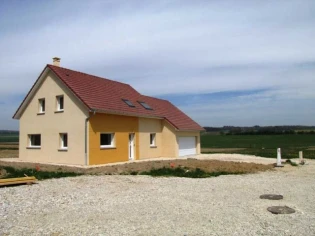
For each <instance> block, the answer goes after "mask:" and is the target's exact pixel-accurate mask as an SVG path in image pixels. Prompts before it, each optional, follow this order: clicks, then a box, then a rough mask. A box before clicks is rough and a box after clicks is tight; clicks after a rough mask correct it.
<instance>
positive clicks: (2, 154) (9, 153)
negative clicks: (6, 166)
mask: <svg viewBox="0 0 315 236" xmlns="http://www.w3.org/2000/svg"><path fill="white" fill-rule="evenodd" d="M18 157H19V150H6V149H5V150H1V149H0V159H1V158H18Z"/></svg>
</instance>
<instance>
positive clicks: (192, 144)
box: [178, 137, 197, 157]
mask: <svg viewBox="0 0 315 236" xmlns="http://www.w3.org/2000/svg"><path fill="white" fill-rule="evenodd" d="M178 144H179V156H180V157H182V156H187V155H194V154H196V153H197V150H196V138H195V137H178Z"/></svg>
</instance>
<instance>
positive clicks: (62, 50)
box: [0, 0, 315, 128]
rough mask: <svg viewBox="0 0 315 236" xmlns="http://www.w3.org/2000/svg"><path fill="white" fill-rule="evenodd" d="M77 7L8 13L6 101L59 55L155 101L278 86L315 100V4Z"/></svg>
mask: <svg viewBox="0 0 315 236" xmlns="http://www.w3.org/2000/svg"><path fill="white" fill-rule="evenodd" d="M75 3H76V4H75V6H76V8H74V7H73V6H74V2H73V1H62V3H61V2H58V1H55V2H47V3H41V4H37V5H36V6H35V5H34V6H31V5H30V6H29V5H28V8H27V9H28V11H27V13H25V12H23V11H20V10H19V9H15V8H10V5H8V6H7V7H8V9H6V11H3V12H1V13H3V14H2V15H4V17H5V18H0V19H5V20H3V21H2V22H1V21H0V26H1V27H2V28H4V30H3V31H2V32H3V34H2V35H1V37H0V51H1V54H2V55H3V56H1V57H0V70H1V77H0V82H1V87H0V98H1V99H2V97H3V99H4V98H5V97H8V96H10V95H12V94H25V93H26V92H27V91H28V89H29V88H30V87H31V86H32V84H33V83H34V81H35V80H36V78H37V77H38V75H39V74H40V72H41V70H42V69H43V67H44V65H45V64H46V63H51V58H52V57H53V56H60V57H61V58H62V61H61V64H62V66H65V67H68V68H71V69H76V70H80V71H84V72H87V73H91V74H97V75H99V76H103V77H107V78H111V79H114V80H120V81H123V82H127V83H130V84H131V85H133V86H134V87H135V88H136V89H138V90H139V91H140V92H142V93H144V94H148V95H163V94H174V93H177V94H191V93H213V92H220V91H235V90H256V89H265V88H271V89H277V90H278V94H277V95H275V96H279V94H280V93H281V94H282V95H281V96H282V97H283V99H287V100H292V99H298V100H297V101H300V99H302V98H303V99H314V93H313V92H312V91H311V88H314V87H315V80H314V76H313V75H314V72H315V71H314V70H315V65H314V62H315V41H314V40H313V39H314V38H315V29H314V23H315V17H314V14H313V11H314V9H315V4H314V2H313V1H304V4H302V3H301V1H284V0H283V1H237V2H235V1H194V2H193V3H192V2H190V1H171V2H170V1H157V2H151V3H143V2H142V1H139V2H138V1H132V2H131V1H89V2H88V3H87V2H85V1H75ZM21 7H23V6H21ZM6 12H7V13H6ZM8 18H9V19H10V20H8ZM15 26H16V27H15ZM15 29H18V30H15ZM308 62H310V64H309V66H303V65H304V64H305V63H308ZM312 63H313V64H312ZM301 65H302V66H301ZM259 96H260V95H259ZM200 119H201V118H200ZM0 128H1V127H0Z"/></svg>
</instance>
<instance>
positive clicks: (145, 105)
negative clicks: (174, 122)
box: [138, 101, 153, 110]
mask: <svg viewBox="0 0 315 236" xmlns="http://www.w3.org/2000/svg"><path fill="white" fill-rule="evenodd" d="M138 102H139V101H138ZM139 103H140V105H141V106H143V107H144V108H145V109H146V110H153V109H152V107H150V106H149V105H148V104H147V103H145V102H139Z"/></svg>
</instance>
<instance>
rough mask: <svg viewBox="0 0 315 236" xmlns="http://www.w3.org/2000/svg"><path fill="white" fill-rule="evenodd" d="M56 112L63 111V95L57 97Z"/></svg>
mask: <svg viewBox="0 0 315 236" xmlns="http://www.w3.org/2000/svg"><path fill="white" fill-rule="evenodd" d="M56 98H57V111H63V108H64V98H63V95H60V96H57V97H56Z"/></svg>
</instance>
